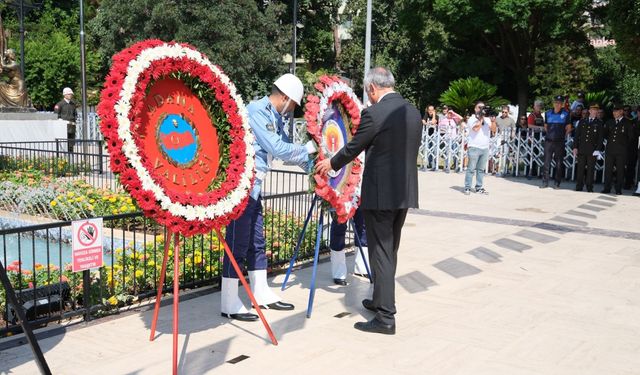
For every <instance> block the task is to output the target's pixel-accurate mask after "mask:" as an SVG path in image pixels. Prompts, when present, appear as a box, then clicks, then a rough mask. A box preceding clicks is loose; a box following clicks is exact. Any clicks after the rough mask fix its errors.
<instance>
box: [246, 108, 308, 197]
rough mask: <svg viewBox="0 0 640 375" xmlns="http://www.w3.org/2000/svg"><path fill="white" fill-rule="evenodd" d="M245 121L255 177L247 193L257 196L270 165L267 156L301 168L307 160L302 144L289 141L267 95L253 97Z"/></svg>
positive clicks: (280, 117)
mask: <svg viewBox="0 0 640 375" xmlns="http://www.w3.org/2000/svg"><path fill="white" fill-rule="evenodd" d="M247 111H248V112H249V125H250V126H251V130H252V131H253V135H254V136H255V138H256V139H255V141H254V142H253V149H254V150H255V153H256V181H255V185H254V186H253V190H252V191H251V197H252V198H253V199H258V197H259V196H260V193H261V192H262V181H263V180H264V178H265V177H266V175H267V172H269V169H270V168H271V159H272V158H273V159H280V160H283V161H284V162H285V163H287V164H293V165H299V166H300V167H302V168H303V169H304V170H306V169H307V165H308V163H309V154H308V152H307V149H306V148H305V146H302V145H296V144H293V143H291V141H290V140H289V137H287V134H286V133H285V132H284V129H283V126H284V124H283V122H282V116H280V114H279V113H278V112H277V111H276V110H275V108H273V106H272V105H271V102H270V101H269V97H268V96H265V97H264V98H262V99H260V100H254V101H252V102H251V103H249V105H248V106H247Z"/></svg>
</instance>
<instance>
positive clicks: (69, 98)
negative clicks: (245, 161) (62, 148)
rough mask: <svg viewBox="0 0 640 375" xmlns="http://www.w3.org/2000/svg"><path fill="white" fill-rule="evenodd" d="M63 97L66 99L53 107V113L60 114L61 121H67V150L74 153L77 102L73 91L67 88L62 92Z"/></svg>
mask: <svg viewBox="0 0 640 375" xmlns="http://www.w3.org/2000/svg"><path fill="white" fill-rule="evenodd" d="M62 96H63V97H64V98H63V99H62V100H61V101H59V102H58V103H57V104H56V105H55V107H53V111H54V112H55V113H57V114H58V118H59V119H62V120H64V121H67V149H68V151H69V152H73V146H74V144H75V141H74V140H75V139H76V118H77V117H78V111H77V110H76V102H74V101H73V90H71V89H70V88H69V87H65V88H64V90H62Z"/></svg>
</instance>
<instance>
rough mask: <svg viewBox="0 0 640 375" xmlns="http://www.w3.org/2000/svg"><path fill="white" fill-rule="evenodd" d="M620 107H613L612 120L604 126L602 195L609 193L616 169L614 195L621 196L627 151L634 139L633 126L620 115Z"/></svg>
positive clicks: (617, 105)
mask: <svg viewBox="0 0 640 375" xmlns="http://www.w3.org/2000/svg"><path fill="white" fill-rule="evenodd" d="M622 113H623V112H622V106H621V105H619V104H616V105H614V107H613V119H611V120H609V121H607V122H606V124H605V126H604V137H606V139H607V147H606V149H605V160H604V190H603V191H602V193H603V194H609V193H611V185H612V183H613V169H614V167H615V169H616V185H615V187H616V194H617V195H620V194H622V184H623V182H624V167H625V164H626V162H627V149H628V147H629V143H631V141H632V138H633V137H634V135H635V134H634V133H635V132H634V131H633V124H632V123H631V121H629V120H628V119H626V118H624V116H623V115H622Z"/></svg>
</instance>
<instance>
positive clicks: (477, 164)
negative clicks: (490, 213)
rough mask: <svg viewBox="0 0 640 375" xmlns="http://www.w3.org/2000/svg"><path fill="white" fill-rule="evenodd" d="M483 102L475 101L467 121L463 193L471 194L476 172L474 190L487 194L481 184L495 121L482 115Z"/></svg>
mask: <svg viewBox="0 0 640 375" xmlns="http://www.w3.org/2000/svg"><path fill="white" fill-rule="evenodd" d="M483 110H484V103H483V102H477V103H476V106H475V107H474V114H473V115H472V116H471V117H469V121H467V130H468V132H469V135H468V137H467V146H468V148H467V157H468V158H469V164H468V165H467V173H466V174H465V177H464V194H465V195H469V194H471V183H472V182H473V174H474V172H475V174H476V185H475V191H476V193H478V194H488V192H487V190H485V188H484V186H483V180H484V170H485V168H486V166H487V161H488V159H489V144H490V140H491V133H492V132H495V131H496V129H495V123H491V122H490V121H489V119H488V118H486V117H485V116H484V113H483Z"/></svg>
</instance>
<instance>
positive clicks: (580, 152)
mask: <svg viewBox="0 0 640 375" xmlns="http://www.w3.org/2000/svg"><path fill="white" fill-rule="evenodd" d="M599 109H600V106H599V105H598V104H597V103H594V104H591V105H590V106H589V117H588V118H584V119H582V120H580V121H579V122H578V126H577V127H576V136H575V138H574V139H573V157H575V158H576V163H577V167H576V191H582V188H583V187H584V184H585V168H586V175H587V178H586V185H587V191H588V192H590V193H592V192H593V175H594V171H595V168H596V157H598V158H602V154H601V153H600V151H599V149H600V146H601V145H602V133H603V132H602V130H603V129H602V127H603V126H604V124H603V123H602V120H600V119H599V118H598V110H599Z"/></svg>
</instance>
